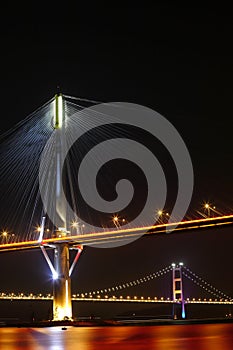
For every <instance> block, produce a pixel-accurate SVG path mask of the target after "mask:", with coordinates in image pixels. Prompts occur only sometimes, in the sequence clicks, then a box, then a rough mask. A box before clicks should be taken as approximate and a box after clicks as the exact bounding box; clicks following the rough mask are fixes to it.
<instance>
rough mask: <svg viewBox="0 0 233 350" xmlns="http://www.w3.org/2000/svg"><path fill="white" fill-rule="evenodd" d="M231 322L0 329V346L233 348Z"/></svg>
mask: <svg viewBox="0 0 233 350" xmlns="http://www.w3.org/2000/svg"><path fill="white" fill-rule="evenodd" d="M232 348H233V324H212V325H172V326H132V327H131V326H127V327H122V326H119V327H67V330H62V329H61V327H50V328H0V349H4V350H5V349H6V350H12V349H17V350H20V349H24V350H25V349H26V350H42V349H46V350H63V349H65V350H71V349H72V350H74V349H80V350H100V349H101V350H109V349H116V350H125V349H126V350H139V349H140V350H142V349H150V350H153V349H156V350H178V349H179V350H220V349H221V350H222V349H224V350H232Z"/></svg>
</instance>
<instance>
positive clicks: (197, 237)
mask: <svg viewBox="0 0 233 350" xmlns="http://www.w3.org/2000/svg"><path fill="white" fill-rule="evenodd" d="M33 6H35V7H33V8H30V9H29V11H30V14H26V13H22V14H21V13H20V12H18V11H17V9H15V11H14V12H12V11H11V8H10V5H9V7H8V8H7V5H5V8H4V9H3V11H2V14H1V16H2V21H1V32H0V40H1V66H0V70H1V87H0V88H1V130H2V132H3V131H5V130H7V129H9V128H10V127H12V126H13V125H14V124H15V123H16V122H18V121H19V120H21V119H23V118H24V117H25V116H26V115H28V114H29V113H31V112H32V111H33V110H35V109H36V108H37V107H39V106H40V105H41V104H43V103H44V102H46V101H47V100H49V99H50V98H51V97H52V96H53V95H54V93H55V92H56V86H57V85H60V87H61V89H62V91H63V92H64V93H66V94H68V95H73V96H80V97H86V98H89V99H95V100H99V101H126V102H133V103H138V104H142V105H145V106H148V107H151V108H152V109H154V110H156V111H158V112H159V113H161V114H162V115H163V116H165V117H166V118H167V119H168V120H169V121H170V122H172V123H173V125H174V126H175V127H176V128H177V130H178V131H179V133H180V134H181V136H182V137H183V139H184V141H185V143H186V144H187V147H188V149H189V152H190V155H191V158H192V161H193V167H194V173H195V188H194V197H193V203H192V205H193V206H194V207H195V209H199V208H200V207H201V203H203V201H206V200H210V201H212V202H213V203H214V204H215V205H216V206H217V207H218V208H219V209H220V210H221V208H222V210H225V209H228V210H229V208H231V207H232V208H233V200H232V196H233V188H232V183H231V179H232V176H233V167H232V126H233V123H232V103H231V102H232V94H233V87H232V86H233V85H232V81H233V65H232V62H233V60H232V58H233V57H232V34H233V18H232V11H231V10H230V9H227V8H224V9H223V8H219V7H213V5H211V6H208V7H207V6H206V7H201V6H198V5H196V6H190V5H186V6H183V5H177V4H176V3H175V2H174V3H173V5H171V4H169V2H161V4H160V5H159V4H158V3H157V5H155V6H149V5H148V6H146V5H144V4H142V3H140V5H136V4H134V3H133V2H132V3H131V5H124V6H122V7H121V6H114V5H112V6H107V5H104V6H101V5H100V4H98V5H97V3H96V4H94V5H93V4H91V3H87V4H86V5H80V4H78V5H76V8H68V7H67V8H66V5H63V6H62V8H60V10H58V11H57V12H53V9H50V10H49V11H48V9H46V8H44V9H42V8H39V7H38V5H34V4H33ZM67 6H68V5H67ZM58 7H59V6H58ZM54 14H55V16H54ZM53 16H54V17H53ZM1 185H2V184H1ZM198 206H199V208H198ZM232 243H233V236H232V237H231V229H222V230H219V231H217V232H213V231H209V232H205V233H193V234H186V235H172V236H169V237H168V236H166V237H154V238H151V239H147V238H141V239H140V240H139V241H137V242H134V243H132V244H130V245H127V246H124V247H120V248H115V249H109V250H105V249H93V248H87V249H86V251H84V253H83V256H82V257H81V259H80V263H79V266H78V268H77V270H76V272H75V274H74V278H73V289H74V290H77V289H79V290H85V289H86V290H87V291H89V290H92V289H96V288H98V287H101V286H103V287H104V286H109V285H110V286H111V285H114V284H115V281H117V282H123V281H127V280H131V279H133V278H137V277H140V276H143V275H144V274H147V273H148V272H149V273H150V272H153V271H157V270H158V269H159V268H160V267H163V266H166V265H168V264H170V263H171V262H172V261H173V260H175V261H179V260H183V261H184V262H185V264H186V265H188V266H190V268H191V269H193V270H194V271H196V272H197V273H198V274H200V275H203V276H204V277H206V278H207V279H208V280H210V281H211V282H212V283H213V284H215V285H216V286H217V287H219V289H223V290H225V291H226V292H227V293H228V294H230V295H233V283H232V282H231V281H232V275H231V273H232V272H231V266H232ZM0 264H1V266H4V269H3V270H2V272H1V289H2V290H3V291H5V290H9V291H11V290H15V291H17V290H24V291H27V290H28V291H31V290H32V291H35V292H37V291H38V292H39V291H40V290H41V291H42V292H43V291H49V289H50V281H49V277H48V276H49V271H48V268H47V266H46V263H45V262H44V260H43V257H42V256H41V254H40V253H39V252H37V253H33V252H21V253H15V254H14V255H13V254H11V253H8V254H6V253H4V254H2V255H0ZM19 267H20V269H19ZM9 276H10V277H9ZM29 276H30V277H29ZM154 288H155V290H156V286H155V287H153V286H149V285H148V291H149V292H148V294H149V295H150V294H152V295H153V294H154V292H153V289H154ZM129 293H130V292H129ZM155 294H156V292H155Z"/></svg>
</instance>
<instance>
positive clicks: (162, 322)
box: [0, 318, 233, 330]
mask: <svg viewBox="0 0 233 350" xmlns="http://www.w3.org/2000/svg"><path fill="white" fill-rule="evenodd" d="M217 323H233V318H204V319H188V320H173V319H136V320H135V319H119V320H117V321H116V320H101V319H97V320H77V321H38V322H23V321H22V322H17V323H10V322H9V323H7V322H4V321H3V322H1V323H0V328H9V327H12V328H13V327H17V328H41V327H62V328H63V329H64V330H65V329H66V327H120V326H168V325H169V326H170V325H192V324H217Z"/></svg>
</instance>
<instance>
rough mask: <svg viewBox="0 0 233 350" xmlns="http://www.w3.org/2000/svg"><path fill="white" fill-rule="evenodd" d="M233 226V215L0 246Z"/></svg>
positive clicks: (98, 240) (89, 241)
mask: <svg viewBox="0 0 233 350" xmlns="http://www.w3.org/2000/svg"><path fill="white" fill-rule="evenodd" d="M231 225H232V226H233V215H224V216H218V217H212V218H205V219H196V220H188V221H181V222H176V223H169V224H158V225H154V226H147V227H138V228H130V229H117V230H109V231H103V232H93V233H85V234H79V235H73V236H62V237H56V238H48V239H44V240H43V241H42V242H39V241H38V240H31V241H25V242H15V243H4V244H0V251H14V250H26V249H35V248H39V247H40V246H41V245H43V246H51V245H52V244H53V243H68V244H69V245H70V246H71V247H74V248H75V246H80V245H83V246H84V245H88V244H89V245H98V244H106V243H111V242H116V241H119V242H122V243H123V241H127V240H128V241H129V240H130V239H131V240H132V239H136V238H137V237H140V236H142V235H144V236H152V235H156V234H169V232H170V233H176V232H191V231H196V230H204V229H211V228H212V229H213V228H223V227H226V226H231Z"/></svg>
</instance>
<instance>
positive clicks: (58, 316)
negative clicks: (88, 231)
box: [41, 93, 82, 321]
mask: <svg viewBox="0 0 233 350" xmlns="http://www.w3.org/2000/svg"><path fill="white" fill-rule="evenodd" d="M65 117H66V116H65V113H64V102H63V96H62V94H60V93H59V94H57V95H55V99H54V129H55V147H56V159H55V162H56V167H55V168H56V174H55V179H54V181H55V196H56V198H55V215H56V225H57V230H56V231H55V238H59V237H65V236H66V235H67V232H68V231H67V228H68V225H67V218H66V211H67V208H66V203H67V201H66V198H65V194H64V191H63V187H62V186H63V184H62V170H63V169H62V164H63V160H64V156H65V147H66V139H65V126H66V118H65ZM44 222H45V217H43V219H42V224H41V236H42V235H43V230H44ZM50 247H52V248H53V250H54V262H53V263H52V262H51V260H50V258H49V256H48V254H47V252H46V250H45V248H44V247H43V246H41V250H42V253H43V254H44V256H45V259H46V261H47V263H48V265H49V267H50V269H51V272H52V275H53V320H54V321H62V320H72V301H71V274H72V271H73V269H74V267H75V264H76V263H77V261H78V259H79V256H80V254H81V252H82V246H78V247H76V249H77V254H76V256H75V258H74V261H73V263H72V264H71V266H70V257H69V245H68V243H59V242H56V241H55V242H54V243H52V244H50Z"/></svg>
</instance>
